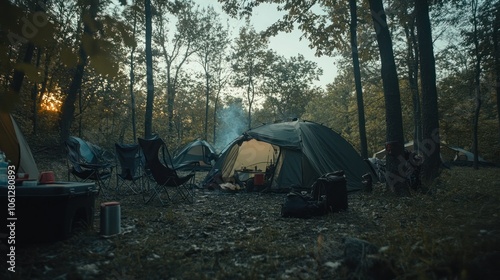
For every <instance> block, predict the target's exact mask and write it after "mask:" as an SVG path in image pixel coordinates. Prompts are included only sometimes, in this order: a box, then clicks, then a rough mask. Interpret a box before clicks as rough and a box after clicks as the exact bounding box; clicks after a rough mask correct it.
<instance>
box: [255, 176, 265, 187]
mask: <svg viewBox="0 0 500 280" xmlns="http://www.w3.org/2000/svg"><path fill="white" fill-rule="evenodd" d="M253 185H254V186H262V185H264V173H257V174H255V176H254V177H253Z"/></svg>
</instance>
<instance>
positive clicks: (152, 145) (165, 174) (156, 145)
mask: <svg viewBox="0 0 500 280" xmlns="http://www.w3.org/2000/svg"><path fill="white" fill-rule="evenodd" d="M139 145H140V146H141V149H142V152H143V153H144V157H145V158H146V172H149V173H150V175H151V177H152V179H153V180H154V182H155V183H156V184H155V185H153V186H152V187H151V188H150V193H149V194H146V193H144V195H146V196H145V201H146V203H148V202H150V201H151V200H153V199H154V198H155V197H156V198H158V199H159V200H160V203H161V204H162V205H165V203H164V201H163V199H162V194H163V193H165V195H166V197H167V200H168V201H171V202H174V201H176V198H177V197H179V198H180V199H181V200H183V201H187V202H193V201H194V190H193V186H194V184H193V183H194V182H193V179H194V173H193V172H191V173H189V174H188V175H186V176H183V177H180V176H179V175H178V174H177V171H176V169H175V168H173V167H172V166H173V165H172V158H171V156H170V153H169V152H168V149H167V146H166V144H165V142H163V140H162V139H161V138H158V137H156V138H153V139H141V138H139ZM169 190H170V191H171V192H172V193H170V192H169Z"/></svg>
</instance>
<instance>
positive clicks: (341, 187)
mask: <svg viewBox="0 0 500 280" xmlns="http://www.w3.org/2000/svg"><path fill="white" fill-rule="evenodd" d="M312 198H313V199H314V200H315V201H324V206H325V207H326V209H325V211H328V212H340V211H345V210H347V207H348V203H347V181H346V178H345V176H344V171H343V170H340V171H335V172H331V173H326V174H324V175H322V176H321V177H319V178H318V179H317V180H316V182H314V183H313V185H312Z"/></svg>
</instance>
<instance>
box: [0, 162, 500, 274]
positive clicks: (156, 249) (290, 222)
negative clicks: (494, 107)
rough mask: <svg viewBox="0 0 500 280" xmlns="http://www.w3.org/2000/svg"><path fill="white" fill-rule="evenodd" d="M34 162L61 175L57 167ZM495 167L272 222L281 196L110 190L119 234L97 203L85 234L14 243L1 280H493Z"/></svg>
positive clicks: (499, 182) (498, 265) (381, 190)
mask: <svg viewBox="0 0 500 280" xmlns="http://www.w3.org/2000/svg"><path fill="white" fill-rule="evenodd" d="M35 157H36V160H37V163H38V165H39V168H40V170H41V171H44V170H54V171H55V172H56V177H57V179H60V180H65V179H66V174H65V166H66V163H65V161H64V159H61V158H60V157H55V156H44V157H40V156H39V157H37V155H35ZM498 171H499V170H498V169H497V168H483V169H480V170H477V171H476V170H473V169H472V168H467V167H453V168H451V169H444V170H443V172H442V173H441V175H440V177H439V179H438V180H437V182H436V183H435V185H433V186H431V187H430V188H429V191H428V192H426V193H425V194H424V193H420V192H416V193H413V194H412V196H411V197H407V198H398V197H395V196H393V195H392V194H391V193H389V192H387V191H386V190H385V187H384V186H382V185H375V187H374V189H373V191H372V192H371V193H355V194H350V195H349V200H348V201H349V208H348V210H347V211H345V212H341V213H333V214H328V215H325V216H319V217H313V218H309V219H299V218H283V217H281V215H280V209H281V204H282V203H283V201H284V198H285V196H286V194H276V193H247V192H243V191H240V192H231V193H228V192H222V191H208V190H201V189H198V190H197V191H196V194H195V201H194V203H192V204H187V203H176V204H172V205H168V206H161V205H160V203H159V202H158V201H157V200H155V201H152V202H151V203H149V204H144V203H143V202H142V196H141V195H119V194H112V195H114V197H113V198H112V199H111V200H116V201H119V202H120V207H121V228H122V232H121V233H120V234H117V235H114V236H111V237H103V236H101V235H100V234H99V225H100V224H99V222H100V221H99V207H96V211H95V220H94V225H93V228H92V229H89V230H86V231H82V232H78V233H76V234H74V235H73V236H71V237H70V238H68V239H66V240H62V241H57V242H53V243H45V244H30V245H22V246H21V245H20V246H18V247H17V248H16V272H15V273H12V272H9V271H7V269H6V268H5V262H2V265H1V266H0V267H1V268H2V270H1V271H0V279H391V278H395V279H497V277H498V275H500V217H499V215H500V211H499V210H500V176H499V175H498V174H500V173H499V172H498ZM201 177H202V176H200V175H199V176H198V177H197V178H198V179H203V178H201ZM111 185H112V186H114V182H112V183H111ZM109 200H110V199H109V198H106V199H103V198H102V197H101V196H99V197H98V198H97V199H96V205H100V203H101V202H103V201H109ZM0 247H1V249H2V250H1V251H2V252H5V251H6V250H7V248H6V244H5V241H3V242H2V243H0ZM2 255H3V256H5V254H4V253H2ZM3 258H4V257H2V260H3Z"/></svg>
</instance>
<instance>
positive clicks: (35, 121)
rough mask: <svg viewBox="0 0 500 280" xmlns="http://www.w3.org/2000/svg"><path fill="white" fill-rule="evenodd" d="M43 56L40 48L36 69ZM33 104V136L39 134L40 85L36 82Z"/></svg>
mask: <svg viewBox="0 0 500 280" xmlns="http://www.w3.org/2000/svg"><path fill="white" fill-rule="evenodd" d="M41 55H42V50H41V48H40V47H39V48H38V51H37V54H36V69H38V68H39V67H40V57H41ZM31 102H33V104H32V105H33V116H32V120H33V135H36V134H37V132H38V83H37V82H34V83H33V87H32V88H31Z"/></svg>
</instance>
